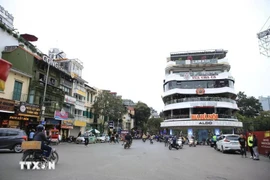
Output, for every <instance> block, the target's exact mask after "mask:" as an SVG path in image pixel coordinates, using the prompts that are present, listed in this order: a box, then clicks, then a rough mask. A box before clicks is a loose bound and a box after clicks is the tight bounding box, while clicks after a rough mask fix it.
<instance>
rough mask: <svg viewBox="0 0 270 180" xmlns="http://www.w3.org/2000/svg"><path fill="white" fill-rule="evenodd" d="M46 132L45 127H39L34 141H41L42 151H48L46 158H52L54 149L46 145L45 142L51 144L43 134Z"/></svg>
mask: <svg viewBox="0 0 270 180" xmlns="http://www.w3.org/2000/svg"><path fill="white" fill-rule="evenodd" d="M43 130H44V126H43V125H41V124H40V125H38V126H37V132H36V133H35V135H34V138H33V140H34V141H41V149H42V150H45V151H46V154H45V156H46V158H50V156H51V152H52V148H51V147H50V146H48V145H46V144H44V142H50V140H48V139H47V138H46V136H45V134H44V132H43Z"/></svg>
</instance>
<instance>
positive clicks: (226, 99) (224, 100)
mask: <svg viewBox="0 0 270 180" xmlns="http://www.w3.org/2000/svg"><path fill="white" fill-rule="evenodd" d="M194 101H218V102H230V103H233V104H236V101H235V100H232V99H230V98H221V97H192V98H180V99H173V100H168V101H165V105H169V104H174V103H182V102H194Z"/></svg>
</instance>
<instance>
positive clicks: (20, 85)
mask: <svg viewBox="0 0 270 180" xmlns="http://www.w3.org/2000/svg"><path fill="white" fill-rule="evenodd" d="M30 78H31V75H29V74H26V73H24V72H21V71H19V70H16V69H14V68H12V69H11V70H10V72H9V75H8V78H7V81H6V85H5V89H4V91H0V98H1V101H2V102H10V103H1V102H0V104H2V106H0V127H25V126H27V125H28V120H29V118H27V117H25V116H17V115H14V113H15V106H16V105H18V104H20V102H26V101H27V97H28V91H29V83H30ZM4 104H5V105H4ZM6 109H9V110H10V111H6Z"/></svg>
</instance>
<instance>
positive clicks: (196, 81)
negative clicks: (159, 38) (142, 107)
mask: <svg viewBox="0 0 270 180" xmlns="http://www.w3.org/2000/svg"><path fill="white" fill-rule="evenodd" d="M226 54H227V51H225V50H205V51H190V52H176V53H171V56H170V57H169V58H168V59H167V66H166V69H165V74H166V75H165V80H164V85H163V88H164V95H163V97H162V98H163V102H164V104H165V107H164V110H163V113H164V117H165V120H164V122H162V123H161V127H164V128H169V129H180V130H184V131H186V130H188V132H189V134H194V133H199V134H198V136H199V137H200V132H201V134H204V135H203V136H206V135H205V133H206V131H207V132H209V130H214V129H216V133H218V132H219V131H220V130H225V129H230V130H232V129H234V128H235V127H242V122H239V121H238V120H237V118H236V117H235V116H234V114H235V112H237V111H238V110H239V109H238V107H237V104H236V101H235V99H236V92H235V90H234V83H235V80H234V78H233V76H232V75H231V73H230V64H229V63H228V60H227V58H226ZM194 130H195V131H194ZM198 130H201V131H198ZM202 132H203V133H202Z"/></svg>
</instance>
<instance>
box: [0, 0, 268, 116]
mask: <svg viewBox="0 0 270 180" xmlns="http://www.w3.org/2000/svg"><path fill="white" fill-rule="evenodd" d="M0 4H1V5H2V6H3V7H4V8H5V9H6V10H8V11H9V12H10V13H11V14H13V16H14V18H15V20H14V26H15V28H17V29H18V30H19V32H20V33H30V34H33V35H35V36H37V37H38V38H39V40H38V42H36V43H34V44H35V45H37V46H38V48H39V49H40V50H42V51H43V52H44V53H47V52H48V49H49V48H52V47H58V48H60V49H62V50H63V51H64V52H65V53H66V54H67V56H68V57H69V58H79V59H80V60H81V61H83V63H84V70H83V78H84V79H85V80H87V81H88V82H89V85H91V86H95V87H97V88H101V89H109V90H111V91H114V92H117V93H118V94H119V95H122V97H123V98H127V99H132V100H133V101H135V102H137V101H143V102H145V103H146V104H147V105H148V106H151V107H153V108H154V109H156V110H158V111H161V110H162V109H163V107H164V105H163V102H162V100H161V95H162V94H163V88H162V85H163V84H162V82H163V79H164V75H165V71H164V69H165V65H166V57H169V55H170V52H175V51H186V50H201V49H225V50H228V51H229V52H228V58H229V62H230V64H231V66H232V68H231V72H232V75H233V76H234V78H235V80H236V84H235V88H236V91H237V92H238V91H245V92H246V94H247V95H249V96H255V97H257V98H258V96H260V95H263V96H268V95H270V83H269V78H270V73H269V70H270V58H268V59H267V58H266V57H264V56H262V55H260V53H259V48H258V40H257V37H256V34H257V33H258V32H259V31H260V30H261V28H262V26H263V25H264V23H265V22H266V20H267V18H268V17H269V16H270V0H223V1H221V0H211V1H210V0H204V1H202V0H198V1H195V0H186V1H184V0H182V1H180V0H177V1H171V0H163V1H160V0H136V1H135V0H134V1H128V0H121V1H120V0H106V1H105V0H98V1H92V0H88V1H87V0H76V1H71V0H46V1H45V0H44V1H41V0H23V1H22V0H21V1H20V0H0ZM268 26H270V20H269V21H268V24H267V27H268ZM267 27H265V28H267Z"/></svg>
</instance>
